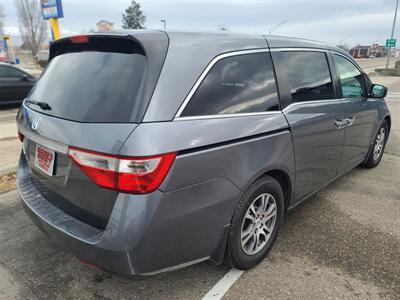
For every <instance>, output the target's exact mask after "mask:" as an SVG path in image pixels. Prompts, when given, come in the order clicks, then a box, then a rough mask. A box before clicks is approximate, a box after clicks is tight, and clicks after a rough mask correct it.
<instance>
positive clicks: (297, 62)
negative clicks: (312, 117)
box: [280, 52, 334, 102]
mask: <svg viewBox="0 0 400 300" xmlns="http://www.w3.org/2000/svg"><path fill="white" fill-rule="evenodd" d="M280 58H281V61H282V63H283V65H284V66H283V69H284V70H286V73H287V79H288V81H289V87H290V91H291V94H292V101H293V102H300V101H311V100H324V99H333V98H334V94H333V85H332V79H331V74H330V71H329V66H328V61H327V58H326V55H325V53H322V52H282V53H281V54H280Z"/></svg>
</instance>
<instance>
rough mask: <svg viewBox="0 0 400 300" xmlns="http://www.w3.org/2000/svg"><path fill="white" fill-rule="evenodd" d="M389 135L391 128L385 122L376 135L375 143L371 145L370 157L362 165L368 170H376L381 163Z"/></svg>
mask: <svg viewBox="0 0 400 300" xmlns="http://www.w3.org/2000/svg"><path fill="white" fill-rule="evenodd" d="M388 135H389V126H388V124H387V122H386V121H385V120H383V122H382V124H381V126H380V127H379V129H378V132H377V133H376V135H375V138H374V142H373V144H372V145H371V150H370V151H369V154H368V157H367V159H366V160H365V162H364V163H363V164H362V166H363V167H366V168H375V167H376V166H377V165H378V164H379V163H380V161H381V159H382V156H383V152H384V151H385V147H386V142H387V138H388Z"/></svg>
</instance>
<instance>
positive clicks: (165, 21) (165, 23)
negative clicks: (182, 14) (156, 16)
mask: <svg viewBox="0 0 400 300" xmlns="http://www.w3.org/2000/svg"><path fill="white" fill-rule="evenodd" d="M160 22H161V23H164V30H167V20H164V19H163V20H160Z"/></svg>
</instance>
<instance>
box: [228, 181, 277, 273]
mask: <svg viewBox="0 0 400 300" xmlns="http://www.w3.org/2000/svg"><path fill="white" fill-rule="evenodd" d="M283 214H284V198H283V191H282V188H281V186H280V185H279V183H278V182H277V181H276V180H275V179H274V178H272V177H270V176H263V177H262V178H260V179H258V180H257V181H256V182H255V183H253V184H252V185H251V186H250V187H249V188H248V190H247V191H246V192H245V194H244V195H243V196H242V199H241V200H240V201H239V203H238V206H237V207H236V210H235V212H234V215H233V218H232V223H231V227H230V231H229V236H228V242H227V249H226V255H225V261H226V263H228V264H229V265H231V266H233V267H235V268H238V269H242V270H246V269H249V268H252V267H254V266H255V265H257V264H258V263H259V262H261V261H262V260H263V259H264V258H265V256H266V255H267V254H268V251H269V250H270V249H271V248H272V245H273V243H274V241H275V239H276V237H277V235H278V232H279V229H280V226H281V224H282V221H283Z"/></svg>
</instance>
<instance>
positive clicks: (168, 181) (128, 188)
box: [17, 30, 391, 275]
mask: <svg viewBox="0 0 400 300" xmlns="http://www.w3.org/2000/svg"><path fill="white" fill-rule="evenodd" d="M386 93H387V90H386V88H385V87H384V86H381V85H377V84H373V83H372V82H371V80H370V79H369V77H368V76H367V75H366V74H365V73H364V72H363V70H362V69H361V68H360V67H359V66H358V65H357V63H356V62H355V61H354V60H353V59H352V57H351V56H349V55H348V53H346V52H345V51H343V50H341V49H339V48H336V47H331V46H329V45H326V44H323V43H318V42H314V41H308V40H301V39H294V38H284V37H273V36H256V35H254V36H253V35H240V34H230V33H229V34H227V33H219V34H217V33H215V34H212V33H187V32H186V33H185V32H164V31H148V30H144V31H126V32H121V33H112V34H93V35H82V36H73V37H70V38H63V39H60V40H58V41H55V42H53V43H52V44H51V47H50V57H49V64H48V65H47V67H46V69H45V71H44V73H43V74H42V76H41V78H40V79H39V80H38V82H37V83H36V84H35V86H34V87H33V89H32V90H31V92H30V94H29V95H28V97H27V98H26V99H25V101H24V103H23V106H22V107H21V109H20V111H19V114H18V116H17V123H18V131H19V137H20V139H21V141H22V142H23V151H22V153H21V157H20V161H19V167H18V172H17V185H18V191H19V194H20V196H21V198H22V203H23V206H24V208H25V210H26V212H27V213H28V215H29V216H30V217H31V219H32V220H33V222H34V223H35V224H36V225H37V226H38V227H39V228H40V229H41V230H42V231H43V232H44V233H45V234H46V235H48V236H49V238H51V239H52V240H53V241H54V242H55V243H56V244H58V245H59V246H61V247H62V248H64V249H66V250H68V251H69V252H71V253H72V254H74V255H75V256H77V257H78V258H80V259H81V260H82V261H84V262H86V263H88V264H91V265H93V266H96V267H98V268H101V269H105V270H109V271H112V272H116V273H120V274H127V275H150V274H156V273H159V272H163V271H168V270H172V269H175V268H179V267H183V266H187V265H190V264H193V263H196V262H200V261H203V260H208V259H210V260H212V261H213V262H215V263H216V264H221V263H223V262H226V263H228V264H229V265H232V266H234V267H237V268H240V269H248V268H251V267H253V266H255V265H256V264H258V263H259V262H260V261H261V260H262V259H263V258H264V257H265V256H266V255H267V252H268V251H269V250H270V249H271V246H272V244H273V243H274V241H275V239H276V237H277V235H278V232H279V229H280V227H281V226H282V220H283V218H284V213H285V212H286V211H288V210H291V209H293V208H294V207H296V206H297V205H299V204H300V203H301V202H302V201H303V200H304V199H306V198H307V197H308V196H310V195H311V194H313V193H315V192H316V191H318V190H319V189H321V188H323V187H324V186H326V185H327V184H328V183H330V182H332V181H333V180H335V179H336V178H337V177H339V176H341V175H343V174H345V173H346V172H348V171H349V170H351V169H353V168H354V167H356V166H358V165H360V164H361V165H363V166H365V167H367V168H372V167H375V166H376V165H378V164H379V162H380V160H381V158H382V155H383V152H384V149H385V144H386V141H387V139H388V136H389V131H390V125H391V117H390V113H389V111H388V108H387V107H386V104H385V100H384V97H385V95H386Z"/></svg>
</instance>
